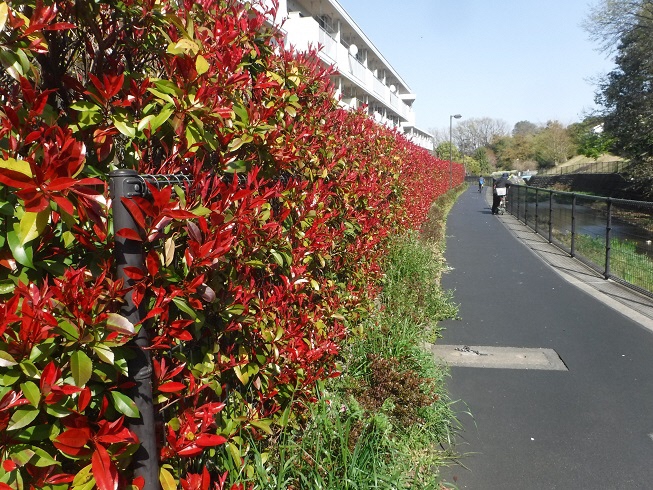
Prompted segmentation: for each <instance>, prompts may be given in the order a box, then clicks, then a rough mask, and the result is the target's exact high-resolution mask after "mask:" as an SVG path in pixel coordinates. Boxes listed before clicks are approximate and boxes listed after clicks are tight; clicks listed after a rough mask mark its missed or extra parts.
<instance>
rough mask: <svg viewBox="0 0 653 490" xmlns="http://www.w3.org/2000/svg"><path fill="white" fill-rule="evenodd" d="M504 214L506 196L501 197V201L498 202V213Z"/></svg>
mask: <svg viewBox="0 0 653 490" xmlns="http://www.w3.org/2000/svg"><path fill="white" fill-rule="evenodd" d="M505 212H506V196H501V201H499V209H498V213H499V214H503V213H505Z"/></svg>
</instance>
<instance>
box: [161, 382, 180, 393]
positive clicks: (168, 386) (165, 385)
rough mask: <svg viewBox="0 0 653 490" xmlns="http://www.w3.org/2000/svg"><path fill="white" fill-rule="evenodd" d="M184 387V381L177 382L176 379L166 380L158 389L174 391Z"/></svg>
mask: <svg viewBox="0 0 653 490" xmlns="http://www.w3.org/2000/svg"><path fill="white" fill-rule="evenodd" d="M185 389H186V385H185V384H184V383H178V382H176V381H168V382H167V383H163V384H162V385H160V386H159V391H162V392H164V393H174V392H177V391H181V390H185Z"/></svg>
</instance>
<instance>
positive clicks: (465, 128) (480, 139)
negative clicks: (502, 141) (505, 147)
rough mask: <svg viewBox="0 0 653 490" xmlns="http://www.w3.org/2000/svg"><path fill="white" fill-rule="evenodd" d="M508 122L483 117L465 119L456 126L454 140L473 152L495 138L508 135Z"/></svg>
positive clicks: (457, 144)
mask: <svg viewBox="0 0 653 490" xmlns="http://www.w3.org/2000/svg"><path fill="white" fill-rule="evenodd" d="M508 127H509V126H508V123H506V122H505V121H502V120H501V119H492V118H490V117H482V118H475V119H463V120H461V121H460V122H459V123H458V124H457V125H456V127H455V128H454V135H453V138H454V142H455V144H456V146H458V147H459V148H464V149H465V153H466V154H471V153H473V152H475V151H476V150H478V149H479V148H484V147H488V146H490V145H491V144H492V141H493V140H494V139H495V138H499V137H502V136H506V135H508V134H509V133H510V132H509V129H508Z"/></svg>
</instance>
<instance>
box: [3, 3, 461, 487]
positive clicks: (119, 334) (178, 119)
mask: <svg viewBox="0 0 653 490" xmlns="http://www.w3.org/2000/svg"><path fill="white" fill-rule="evenodd" d="M269 18H272V12H269V11H267V12H266V11H265V10H264V9H263V7H262V6H260V5H259V6H257V7H256V8H252V7H249V6H247V5H242V4H240V3H239V2H236V1H224V0H202V1H189V0H187V1H184V2H181V3H180V4H179V5H178V2H173V1H169V0H162V1H156V2H155V1H154V0H125V1H123V2H109V1H92V2H91V1H82V2H79V1H77V2H72V1H66V0H58V1H52V2H42V1H41V0H30V1H24V2H9V3H3V2H0V49H1V50H0V61H1V62H2V65H3V68H4V70H3V71H2V72H1V73H0V101H1V102H2V109H1V110H0V225H1V226H2V227H3V233H2V234H0V235H1V236H0V294H1V295H2V304H1V305H0V379H1V383H0V431H1V433H2V438H1V439H0V451H1V452H2V460H3V464H2V467H1V468H0V488H15V487H21V485H30V486H31V487H33V488H66V487H67V486H68V485H75V486H79V487H81V486H84V488H92V485H93V483H92V481H93V478H94V479H95V484H96V486H97V487H98V488H100V489H102V490H104V489H108V488H116V487H120V488H126V487H127V486H128V485H129V484H134V485H136V486H137V487H140V486H141V485H142V483H143V482H142V481H140V480H138V479H137V480H136V481H132V473H131V470H130V461H131V457H132V455H133V453H134V451H135V449H136V448H137V444H135V443H136V442H137V441H136V437H135V435H134V434H133V432H132V431H131V429H130V428H129V423H128V422H129V421H130V420H133V419H135V418H138V416H139V414H138V409H137V408H136V406H135V404H134V402H133V400H132V399H131V398H130V397H129V396H128V395H127V393H128V392H129V388H130V387H131V386H132V385H133V382H132V380H131V379H130V378H129V376H128V371H127V361H128V360H129V359H130V358H131V357H132V352H133V349H134V347H133V346H132V344H130V343H129V340H130V339H131V338H132V337H133V335H134V333H135V331H137V330H138V329H140V328H145V329H147V332H148V335H149V339H150V342H151V349H150V353H151V355H152V359H153V383H154V390H155V392H154V398H155V400H154V401H155V405H156V410H157V418H158V420H159V421H160V427H161V429H160V433H159V445H160V460H161V462H162V465H163V466H162V469H161V481H162V484H163V485H164V487H166V488H173V487H175V486H176V485H178V484H179V485H181V486H182V487H183V488H205V487H204V486H202V485H204V484H205V483H207V482H208V481H209V480H210V481H212V482H214V484H215V485H216V488H221V487H222V485H223V484H224V481H225V479H224V476H222V477H221V476H220V475H222V473H223V469H224V466H223V464H222V463H221V461H225V460H224V458H231V459H232V460H233V463H234V464H235V465H236V466H239V465H241V464H242V460H241V458H242V456H243V455H244V453H245V452H246V450H247V448H246V446H245V445H243V444H242V442H243V439H242V435H243V431H246V432H248V433H250V434H251V435H253V436H254V437H257V438H258V437H266V436H267V435H268V434H272V433H274V432H275V431H276V430H278V427H282V426H284V425H286V424H289V423H293V421H294V419H295V417H296V415H297V413H298V410H301V409H302V407H304V406H305V403H306V402H307V401H310V400H311V399H312V393H313V390H314V386H315V383H316V381H319V380H322V379H325V378H326V377H329V376H334V375H337V369H336V362H335V361H336V358H337V354H338V348H339V343H340V342H341V340H342V339H344V338H345V337H346V336H347V333H348V331H349V329H350V328H352V327H353V326H356V325H357V324H358V322H359V320H360V318H361V317H364V316H365V314H366V313H367V311H368V310H369V306H370V304H371V301H372V299H373V298H374V297H375V296H376V295H377V293H378V291H379V284H380V275H381V271H380V268H379V264H380V263H381V260H382V258H383V256H384V253H385V250H384V246H385V244H386V241H387V239H388V237H389V236H391V235H393V234H396V233H400V232H402V231H403V230H406V229H410V228H419V227H420V226H421V224H422V222H423V221H424V219H425V217H426V213H427V211H428V207H429V206H430V204H431V203H432V202H433V201H434V200H435V198H437V197H438V196H439V195H441V194H442V193H444V192H446V190H447V188H448V177H449V174H448V171H449V170H448V162H442V161H440V160H437V159H435V158H434V157H432V156H431V155H430V154H429V153H428V152H427V151H425V150H423V149H421V148H419V147H417V146H415V145H414V144H412V143H411V142H409V141H408V140H406V138H405V137H404V136H402V135H400V134H398V133H397V132H396V131H394V130H391V129H388V128H386V127H384V126H380V125H378V124H376V123H374V122H373V121H372V120H371V119H370V118H368V117H367V116H366V115H365V114H363V113H362V112H347V111H345V110H343V109H341V108H339V107H338V104H337V101H335V100H334V98H333V96H334V92H333V88H332V86H331V84H330V80H329V74H330V70H329V69H326V68H324V67H323V66H321V65H320V63H319V61H317V56H315V53H308V54H301V53H293V52H289V51H285V50H283V49H281V48H280V46H282V45H283V40H282V38H281V35H280V32H279V31H277V30H276V29H274V28H271V27H269V25H268V23H266V19H269ZM116 167H117V168H132V169H136V170H138V171H139V172H141V173H150V174H161V173H165V174H169V173H180V172H181V173H184V174H186V175H188V176H189V177H190V179H191V183H190V184H188V185H186V186H184V187H180V186H178V187H176V188H175V189H172V188H171V187H167V188H162V189H161V190H157V189H156V188H151V189H150V191H151V198H148V199H145V198H134V199H133V200H131V201H130V202H129V203H126V205H128V206H129V210H130V213H131V215H132V216H133V217H134V219H135V220H136V222H137V223H139V224H140V225H141V226H142V228H143V230H142V233H141V234H140V235H136V236H134V233H133V232H129V231H126V230H114V229H113V226H112V219H111V213H110V207H109V196H108V186H107V178H108V177H107V175H108V173H109V171H110V170H111V169H113V168H116ZM462 178H463V175H462V168H461V167H460V166H458V165H455V166H454V175H453V179H454V182H455V184H458V183H460V182H462ZM114 236H123V237H126V238H130V239H137V240H139V241H141V242H142V244H143V247H144V251H145V257H146V259H145V267H144V269H143V270H140V269H134V268H132V269H128V270H127V272H128V274H129V276H130V278H131V279H132V280H133V281H134V282H135V286H134V287H133V297H134V300H135V301H136V302H137V303H138V304H141V305H143V306H144V307H145V310H146V311H147V317H146V319H145V321H144V322H142V324H141V325H135V326H134V325H131V324H130V323H129V322H126V321H125V320H124V319H123V318H122V317H120V316H119V315H118V314H117V312H118V311H119V309H120V305H121V304H122V302H123V300H124V297H125V294H126V293H127V289H126V288H125V287H124V285H123V284H122V282H121V281H118V280H116V277H115V264H114V259H113V258H112V253H113V239H114ZM198 458H199V459H198ZM198 462H201V463H202V465H203V466H204V468H205V470H204V471H203V473H202V474H200V473H199V472H198V470H197V468H199V465H198Z"/></svg>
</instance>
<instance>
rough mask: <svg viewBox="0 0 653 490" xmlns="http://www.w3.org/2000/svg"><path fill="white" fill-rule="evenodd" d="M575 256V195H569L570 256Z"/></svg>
mask: <svg viewBox="0 0 653 490" xmlns="http://www.w3.org/2000/svg"><path fill="white" fill-rule="evenodd" d="M575 255H576V194H572V195H571V256H572V257H574V256H575Z"/></svg>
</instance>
